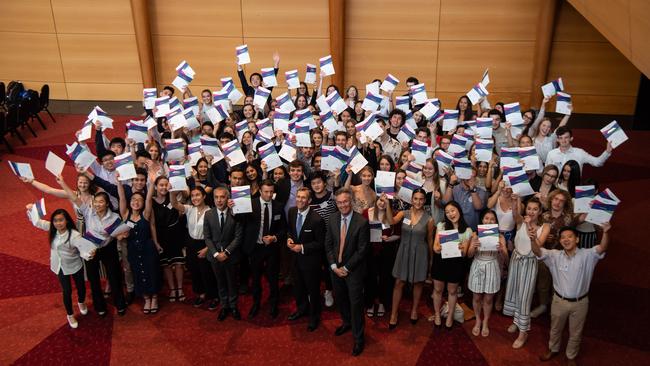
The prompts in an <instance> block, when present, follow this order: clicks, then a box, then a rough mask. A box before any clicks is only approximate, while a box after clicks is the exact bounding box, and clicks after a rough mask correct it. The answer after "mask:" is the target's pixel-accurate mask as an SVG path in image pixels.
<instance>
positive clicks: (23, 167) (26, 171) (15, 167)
mask: <svg viewBox="0 0 650 366" xmlns="http://www.w3.org/2000/svg"><path fill="white" fill-rule="evenodd" d="M7 162H8V163H9V167H10V168H11V171H13V172H14V174H16V175H17V176H19V177H23V178H29V179H34V173H33V172H32V166H31V165H29V163H16V162H13V161H7Z"/></svg>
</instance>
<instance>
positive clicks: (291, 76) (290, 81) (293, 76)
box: [284, 70, 300, 90]
mask: <svg viewBox="0 0 650 366" xmlns="http://www.w3.org/2000/svg"><path fill="white" fill-rule="evenodd" d="M284 78H285V80H286V81H287V89H289V90H293V89H298V88H299V87H300V79H299V78H298V70H290V71H287V72H285V73H284Z"/></svg>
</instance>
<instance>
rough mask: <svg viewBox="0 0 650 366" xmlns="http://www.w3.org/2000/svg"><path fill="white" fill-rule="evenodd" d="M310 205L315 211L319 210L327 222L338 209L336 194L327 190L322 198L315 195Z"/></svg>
mask: <svg viewBox="0 0 650 366" xmlns="http://www.w3.org/2000/svg"><path fill="white" fill-rule="evenodd" d="M310 207H311V208H313V209H314V211H316V212H318V214H319V215H320V217H322V218H323V220H324V221H325V222H327V221H328V220H329V218H330V215H332V214H333V213H336V212H337V211H338V208H337V207H336V203H335V202H334V196H333V195H332V193H331V192H327V194H326V195H325V196H323V197H322V198H318V197H316V195H314V198H313V199H312V200H311V205H310Z"/></svg>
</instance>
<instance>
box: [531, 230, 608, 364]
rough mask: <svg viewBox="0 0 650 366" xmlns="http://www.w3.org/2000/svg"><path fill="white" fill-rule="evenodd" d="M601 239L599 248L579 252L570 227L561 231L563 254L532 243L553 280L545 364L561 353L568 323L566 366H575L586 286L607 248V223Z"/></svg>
mask: <svg viewBox="0 0 650 366" xmlns="http://www.w3.org/2000/svg"><path fill="white" fill-rule="evenodd" d="M602 228H603V237H602V239H601V241H600V244H599V245H596V246H594V247H593V248H589V249H578V242H579V237H578V231H577V230H576V229H575V228H573V227H569V226H566V227H563V228H562V229H560V232H559V236H560V244H561V245H562V248H563V250H557V249H550V250H549V249H545V248H540V246H539V245H538V244H537V242H536V241H532V250H533V253H535V255H536V256H537V257H538V258H539V259H540V260H542V261H544V263H545V264H546V265H547V266H548V268H549V270H550V272H551V275H552V276H553V289H554V290H555V295H554V296H553V304H552V305H551V331H550V339H549V342H548V347H549V350H548V352H547V353H546V354H544V355H542V356H540V357H539V359H540V360H541V361H548V360H550V359H552V358H553V357H555V356H557V355H558V354H559V352H560V343H561V340H562V332H563V330H564V326H565V325H566V321H567V319H568V320H569V341H568V343H567V348H566V357H567V360H568V364H569V365H575V364H576V363H575V358H576V356H577V355H578V350H579V349H580V342H581V340H582V329H583V328H584V325H585V319H586V318H587V310H588V308H589V298H588V296H587V294H588V292H589V285H590V284H591V278H592V277H593V274H594V268H595V267H596V264H597V263H598V261H599V260H601V259H602V258H603V257H604V256H605V251H607V247H608V245H609V234H608V231H609V229H610V228H611V226H610V224H609V223H605V224H603V225H602Z"/></svg>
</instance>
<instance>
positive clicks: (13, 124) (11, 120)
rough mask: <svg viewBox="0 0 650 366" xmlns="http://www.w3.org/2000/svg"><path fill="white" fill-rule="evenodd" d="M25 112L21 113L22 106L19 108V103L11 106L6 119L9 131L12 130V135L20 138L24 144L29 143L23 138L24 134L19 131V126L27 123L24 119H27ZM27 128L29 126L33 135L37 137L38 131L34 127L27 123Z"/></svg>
mask: <svg viewBox="0 0 650 366" xmlns="http://www.w3.org/2000/svg"><path fill="white" fill-rule="evenodd" d="M26 117H27V116H26V114H25V113H20V108H18V106H17V105H15V106H11V107H9V111H8V112H7V116H6V119H5V122H6V126H7V132H10V133H11V134H12V135H16V137H18V139H19V140H20V141H21V142H22V143H23V145H27V141H25V139H24V138H23V136H22V135H21V134H20V132H18V127H19V126H23V125H24V124H25V123H24V121H26V120H27V118H26ZM27 128H29V130H30V131H32V135H34V137H36V133H35V132H34V130H32V127H31V126H30V125H27Z"/></svg>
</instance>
